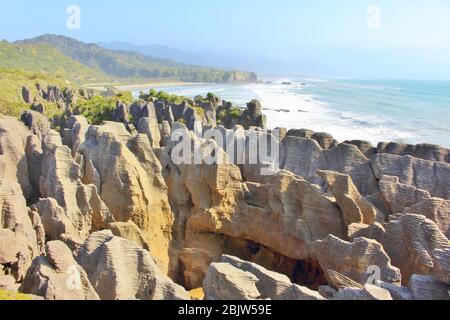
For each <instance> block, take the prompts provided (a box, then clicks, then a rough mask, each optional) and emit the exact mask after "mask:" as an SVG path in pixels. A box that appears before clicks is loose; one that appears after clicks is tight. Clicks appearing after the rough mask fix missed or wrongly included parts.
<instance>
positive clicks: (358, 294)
mask: <svg viewBox="0 0 450 320" xmlns="http://www.w3.org/2000/svg"><path fill="white" fill-rule="evenodd" d="M327 275H328V279H330V283H331V284H332V285H333V286H334V287H335V288H336V289H337V290H338V291H336V292H334V293H333V292H332V291H330V290H327V291H328V292H329V293H330V295H331V297H330V299H331V300H393V298H392V296H391V294H390V292H389V291H388V290H387V289H385V288H382V287H381V286H379V285H373V284H369V283H365V284H360V283H358V282H355V281H353V280H352V279H350V278H348V277H346V276H345V275H343V274H341V273H339V272H336V271H334V270H332V269H329V270H328V272H327Z"/></svg>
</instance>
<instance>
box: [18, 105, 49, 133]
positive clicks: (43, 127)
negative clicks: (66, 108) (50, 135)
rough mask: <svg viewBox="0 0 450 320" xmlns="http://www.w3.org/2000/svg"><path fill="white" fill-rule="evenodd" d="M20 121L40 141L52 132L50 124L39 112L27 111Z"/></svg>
mask: <svg viewBox="0 0 450 320" xmlns="http://www.w3.org/2000/svg"><path fill="white" fill-rule="evenodd" d="M20 120H21V121H22V122H23V124H24V125H25V126H26V127H28V128H29V129H30V130H31V133H33V134H34V135H37V136H38V138H39V139H42V138H43V137H44V135H46V134H47V132H48V131H50V122H49V121H48V119H47V118H46V117H45V116H44V115H42V114H40V113H39V112H36V111H33V110H27V111H25V112H24V113H22V115H21V116H20Z"/></svg>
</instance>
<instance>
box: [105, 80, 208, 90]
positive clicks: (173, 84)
mask: <svg viewBox="0 0 450 320" xmlns="http://www.w3.org/2000/svg"><path fill="white" fill-rule="evenodd" d="M194 85H204V83H194V82H177V81H166V82H149V83H143V84H124V85H115V86H114V88H116V89H117V90H120V91H144V90H148V89H150V88H154V89H157V88H164V87H184V86H194Z"/></svg>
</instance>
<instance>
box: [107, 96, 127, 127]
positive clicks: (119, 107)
mask: <svg viewBox="0 0 450 320" xmlns="http://www.w3.org/2000/svg"><path fill="white" fill-rule="evenodd" d="M111 118H112V121H115V122H121V123H128V120H129V112H128V106H127V105H126V104H125V103H123V102H120V101H117V103H116V109H115V110H114V112H113V114H112V117H111Z"/></svg>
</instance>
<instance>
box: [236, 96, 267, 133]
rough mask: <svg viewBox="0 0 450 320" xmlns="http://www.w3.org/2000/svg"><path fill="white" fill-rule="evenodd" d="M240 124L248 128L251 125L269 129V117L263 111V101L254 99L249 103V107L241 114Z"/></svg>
mask: <svg viewBox="0 0 450 320" xmlns="http://www.w3.org/2000/svg"><path fill="white" fill-rule="evenodd" d="M240 124H241V125H242V126H243V127H244V128H245V129H247V130H248V129H250V128H251V127H258V128H262V129H263V130H265V129H267V118H266V116H265V115H264V114H263V113H262V106H261V102H259V101H258V100H252V101H250V102H249V103H247V109H246V110H245V111H244V112H243V113H242V115H241V118H240Z"/></svg>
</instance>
